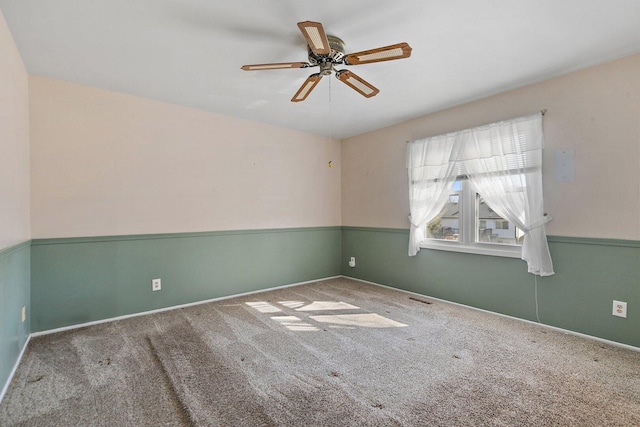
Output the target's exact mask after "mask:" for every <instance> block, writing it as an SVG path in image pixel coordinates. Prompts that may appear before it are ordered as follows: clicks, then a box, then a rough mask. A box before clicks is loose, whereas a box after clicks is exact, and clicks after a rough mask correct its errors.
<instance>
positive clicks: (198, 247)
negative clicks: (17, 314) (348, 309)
mask: <svg viewBox="0 0 640 427" xmlns="http://www.w3.org/2000/svg"><path fill="white" fill-rule="evenodd" d="M340 238H341V229H340V227H319V228H301V229H278V230H249V231H227V232H211V233H182V234H167V235H144V236H116V237H101V238H65V239H35V240H33V243H32V248H31V304H32V311H33V316H32V319H31V320H32V323H31V330H32V332H38V331H43V330H48V329H54V328H59V327H64V326H70V325H76V324H81V323H86V322H90V321H95V320H101V319H107V318H112V317H115V316H121V315H126V314H132V313H138V312H143V311H148V310H153V309H158V308H164V307H170V306H174V305H178V304H185V303H190V302H194V301H201V300H206V299H210V298H216V297H222V296H227V295H234V294H239V293H243V292H249V291H256V290H260V289H265V288H271V287H275V286H280V285H286V284H291V283H298V282H304V281H308V280H314V279H320V278H324V277H330V276H336V275H339V274H340ZM154 278H161V279H162V290H161V291H157V292H152V291H151V280H152V279H154Z"/></svg>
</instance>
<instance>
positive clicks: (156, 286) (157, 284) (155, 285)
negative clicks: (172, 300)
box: [151, 279, 162, 291]
mask: <svg viewBox="0 0 640 427" xmlns="http://www.w3.org/2000/svg"><path fill="white" fill-rule="evenodd" d="M160 289H162V281H161V280H160V279H153V280H152V281H151V290H152V291H159V290H160Z"/></svg>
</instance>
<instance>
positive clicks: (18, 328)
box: [0, 242, 31, 389]
mask: <svg viewBox="0 0 640 427" xmlns="http://www.w3.org/2000/svg"><path fill="white" fill-rule="evenodd" d="M30 254H31V242H25V243H22V244H20V245H16V246H12V247H10V248H7V249H4V250H2V251H0V389H1V388H2V386H4V384H5V383H6V381H7V379H8V378H9V374H10V373H11V369H13V366H14V365H15V363H16V361H17V360H18V356H19V355H20V352H21V351H22V347H23V346H24V343H25V342H26V340H27V338H28V336H29V333H30V331H31V329H30V322H29V313H31V307H30V302H29V286H30V279H29V273H30ZM23 306H24V307H26V308H27V317H26V321H25V322H24V323H23V322H22V316H21V310H22V307H23Z"/></svg>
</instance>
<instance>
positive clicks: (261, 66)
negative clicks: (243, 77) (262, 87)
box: [242, 62, 311, 71]
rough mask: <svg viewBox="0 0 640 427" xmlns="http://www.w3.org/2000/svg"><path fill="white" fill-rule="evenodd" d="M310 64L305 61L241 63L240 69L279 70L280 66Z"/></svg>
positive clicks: (307, 65)
mask: <svg viewBox="0 0 640 427" xmlns="http://www.w3.org/2000/svg"><path fill="white" fill-rule="evenodd" d="M310 66H311V64H308V63H306V62H280V63H276V64H253V65H243V66H242V69H243V70H245V71H261V70H279V69H282V68H307V67H310Z"/></svg>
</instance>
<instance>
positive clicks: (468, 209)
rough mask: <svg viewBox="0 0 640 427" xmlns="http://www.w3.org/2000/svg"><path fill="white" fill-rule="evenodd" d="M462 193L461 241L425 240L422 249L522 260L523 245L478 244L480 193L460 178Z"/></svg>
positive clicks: (421, 245) (460, 193) (467, 181)
mask: <svg viewBox="0 0 640 427" xmlns="http://www.w3.org/2000/svg"><path fill="white" fill-rule="evenodd" d="M459 181H460V184H461V185H460V191H459V192H457V193H458V194H459V195H460V197H459V199H458V200H460V202H459V203H460V206H459V207H460V216H459V225H460V233H459V234H460V240H458V241H456V240H442V239H431V238H425V239H424V240H423V241H422V243H421V244H420V247H421V248H425V249H435V250H439V251H451V252H462V253H468V254H477V255H489V256H499V257H508V258H521V257H522V245H507V244H504V243H486V242H478V241H476V240H477V235H476V230H477V226H476V224H477V223H476V221H479V219H478V213H477V211H478V202H477V200H478V197H477V194H478V192H477V191H476V190H475V189H474V188H472V186H471V184H470V183H469V180H467V179H466V178H465V177H459ZM451 194H453V192H452V193H451Z"/></svg>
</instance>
